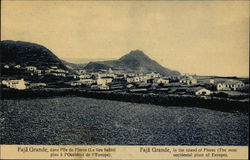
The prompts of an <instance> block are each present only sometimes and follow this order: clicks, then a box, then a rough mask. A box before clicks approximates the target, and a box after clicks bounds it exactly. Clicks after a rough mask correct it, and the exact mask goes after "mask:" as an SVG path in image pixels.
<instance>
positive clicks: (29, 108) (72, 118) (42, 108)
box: [0, 97, 249, 145]
mask: <svg viewBox="0 0 250 160" xmlns="http://www.w3.org/2000/svg"><path fill="white" fill-rule="evenodd" d="M0 102H1V110H0V137H1V144H80V145H84V144H109V145H114V144H116V145H132V144H133V145H135V144H137V145H146V144H150V145H248V143H249V139H248V134H249V131H248V130H249V127H248V123H249V121H248V116H247V115H245V114H242V113H228V112H221V111H215V110H209V109H203V108H196V107H166V106H164V107H163V106H156V105H151V104H137V103H130V102H119V101H110V100H100V99H91V98H84V97H61V98H47V99H45V98H44V99H42V98H38V99H27V100H25V99H22V100H20V99H19V100H18V99H16V100H1V101H0Z"/></svg>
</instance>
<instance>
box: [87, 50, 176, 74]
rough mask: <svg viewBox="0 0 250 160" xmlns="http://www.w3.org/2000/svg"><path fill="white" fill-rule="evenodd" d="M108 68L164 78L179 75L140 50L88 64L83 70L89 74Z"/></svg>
mask: <svg viewBox="0 0 250 160" xmlns="http://www.w3.org/2000/svg"><path fill="white" fill-rule="evenodd" d="M108 68H112V69H114V70H124V71H127V72H137V73H149V72H158V73H160V74H162V75H165V76H169V75H179V74H180V73H179V72H178V71H173V70H170V69H167V68H165V67H163V66H161V65H160V64H158V63H157V62H156V61H154V60H152V59H150V58H149V57H148V56H147V55H145V54H144V53H143V52H142V51H140V50H134V51H131V52H130V53H128V54H127V55H124V56H122V57H121V58H120V59H118V60H110V61H97V62H89V63H88V64H87V65H86V66H85V67H84V69H86V70H87V71H89V72H96V71H99V70H101V69H108Z"/></svg>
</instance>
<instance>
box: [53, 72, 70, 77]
mask: <svg viewBox="0 0 250 160" xmlns="http://www.w3.org/2000/svg"><path fill="white" fill-rule="evenodd" d="M50 75H53V76H57V77H66V74H65V73H59V72H58V73H56V72H55V73H50Z"/></svg>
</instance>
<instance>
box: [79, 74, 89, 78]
mask: <svg viewBox="0 0 250 160" xmlns="http://www.w3.org/2000/svg"><path fill="white" fill-rule="evenodd" d="M79 78H81V79H84V78H91V75H89V74H81V75H79Z"/></svg>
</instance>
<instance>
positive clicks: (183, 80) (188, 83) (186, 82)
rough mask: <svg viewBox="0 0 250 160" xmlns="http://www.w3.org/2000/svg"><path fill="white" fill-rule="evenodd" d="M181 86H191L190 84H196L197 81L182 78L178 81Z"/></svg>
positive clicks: (186, 77) (188, 77) (190, 77)
mask: <svg viewBox="0 0 250 160" xmlns="http://www.w3.org/2000/svg"><path fill="white" fill-rule="evenodd" d="M179 82H180V83H181V84H185V85H191V84H197V79H195V78H193V77H192V76H184V77H183V78H181V79H180V81H179Z"/></svg>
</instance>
